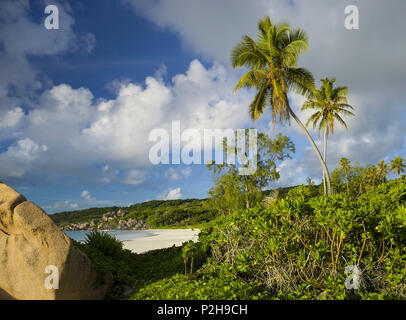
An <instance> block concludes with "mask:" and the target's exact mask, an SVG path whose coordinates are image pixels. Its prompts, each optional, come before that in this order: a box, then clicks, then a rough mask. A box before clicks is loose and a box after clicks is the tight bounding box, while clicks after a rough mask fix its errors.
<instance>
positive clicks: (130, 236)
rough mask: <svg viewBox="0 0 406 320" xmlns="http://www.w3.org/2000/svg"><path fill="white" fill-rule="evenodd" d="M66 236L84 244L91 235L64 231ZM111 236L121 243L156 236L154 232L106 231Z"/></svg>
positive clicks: (86, 232) (84, 232) (85, 232)
mask: <svg viewBox="0 0 406 320" xmlns="http://www.w3.org/2000/svg"><path fill="white" fill-rule="evenodd" d="M64 232H65V234H66V235H67V236H68V237H69V238H71V239H73V240H76V241H80V242H83V241H84V240H85V239H86V235H87V234H89V233H90V231H64ZM104 232H106V233H108V234H109V235H111V236H113V237H115V238H116V239H118V240H120V241H129V240H134V239H136V238H146V237H152V236H154V235H155V234H156V232H155V231H153V230H109V231H104Z"/></svg>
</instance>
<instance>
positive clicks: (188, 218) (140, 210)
mask: <svg viewBox="0 0 406 320" xmlns="http://www.w3.org/2000/svg"><path fill="white" fill-rule="evenodd" d="M205 203H206V201H205V200H200V199H187V200H167V201H164V200H152V201H147V202H143V203H138V204H134V205H132V206H129V207H125V208H122V209H125V210H127V211H129V213H128V214H127V215H126V216H125V219H128V218H135V219H137V220H144V221H145V222H146V224H147V225H148V226H149V227H151V228H163V227H165V228H168V227H170V228H174V227H175V228H176V227H187V226H192V227H195V226H198V225H200V224H201V223H204V222H207V221H210V220H212V219H213V218H214V215H215V211H214V210H212V209H210V208H208V207H207V205H206V204H205ZM118 209H120V207H108V208H90V209H85V210H77V211H72V212H61V213H55V214H52V215H50V217H51V218H52V219H53V220H54V221H55V223H56V224H57V225H59V226H61V227H62V226H65V225H67V224H71V223H78V222H88V221H90V220H92V219H100V218H102V216H103V214H105V213H106V212H109V211H117V210H118Z"/></svg>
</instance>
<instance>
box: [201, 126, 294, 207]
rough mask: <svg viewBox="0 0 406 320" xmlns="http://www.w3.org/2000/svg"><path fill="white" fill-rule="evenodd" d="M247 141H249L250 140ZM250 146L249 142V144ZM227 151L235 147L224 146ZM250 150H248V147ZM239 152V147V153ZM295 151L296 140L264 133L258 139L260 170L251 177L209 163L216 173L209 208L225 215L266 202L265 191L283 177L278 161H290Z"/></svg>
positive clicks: (225, 166)
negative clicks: (288, 159) (271, 136)
mask: <svg viewBox="0 0 406 320" xmlns="http://www.w3.org/2000/svg"><path fill="white" fill-rule="evenodd" d="M246 141H247V139H246ZM247 144H248V142H247ZM223 148H224V152H226V151H227V150H229V148H235V147H234V146H232V147H231V146H230V144H227V141H226V140H225V141H224V143H223ZM245 150H247V148H245ZM238 151H239V150H237V149H236V148H235V150H234V152H235V154H237V153H238ZM294 152H295V147H294V144H293V143H292V141H291V140H290V139H289V138H288V137H286V136H282V135H281V134H278V135H277V136H276V138H275V139H271V138H269V136H268V135H266V134H264V133H259V134H258V138H257V169H256V171H255V172H254V173H253V174H251V175H240V174H239V167H237V166H236V165H234V164H228V163H224V164H216V163H214V162H213V163H211V164H208V165H207V167H208V169H209V170H210V171H212V172H213V180H214V186H213V187H212V188H211V189H210V190H209V192H208V193H209V196H210V199H209V201H208V203H209V206H210V207H211V208H214V209H216V210H218V211H219V212H221V213H223V214H227V213H231V212H233V211H235V210H237V209H240V208H250V207H253V206H255V205H257V204H259V203H261V201H262V200H263V194H262V191H263V190H264V189H265V188H266V187H268V186H269V184H270V182H271V181H274V180H278V179H279V177H280V175H279V172H278V170H277V162H278V161H283V160H285V159H286V158H290V154H291V153H294Z"/></svg>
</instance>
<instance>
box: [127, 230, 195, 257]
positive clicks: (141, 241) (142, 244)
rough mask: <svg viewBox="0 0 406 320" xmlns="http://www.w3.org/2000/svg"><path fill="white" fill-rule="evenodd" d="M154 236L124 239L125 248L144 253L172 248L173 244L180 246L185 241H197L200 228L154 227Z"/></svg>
mask: <svg viewBox="0 0 406 320" xmlns="http://www.w3.org/2000/svg"><path fill="white" fill-rule="evenodd" d="M150 231H152V232H153V233H154V235H153V236H150V237H145V238H136V239H134V240H130V241H123V246H124V248H125V249H129V250H131V251H133V252H135V253H142V252H146V251H150V250H156V249H163V248H170V247H172V246H173V245H175V246H180V245H182V243H183V242H186V241H189V240H193V241H194V242H197V239H198V235H199V232H200V230H199V229H153V230H150Z"/></svg>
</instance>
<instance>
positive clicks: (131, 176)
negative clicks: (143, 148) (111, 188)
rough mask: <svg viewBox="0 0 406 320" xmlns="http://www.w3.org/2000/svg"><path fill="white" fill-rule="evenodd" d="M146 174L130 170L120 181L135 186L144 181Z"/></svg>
mask: <svg viewBox="0 0 406 320" xmlns="http://www.w3.org/2000/svg"><path fill="white" fill-rule="evenodd" d="M145 178H146V173H145V172H143V171H140V170H131V171H129V172H128V173H127V175H126V177H125V178H124V179H123V180H122V181H121V183H124V184H132V185H137V184H140V183H142V182H144V181H145Z"/></svg>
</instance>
